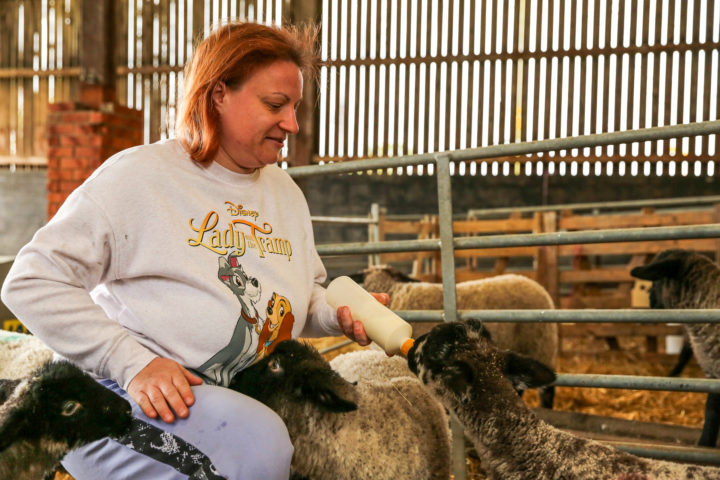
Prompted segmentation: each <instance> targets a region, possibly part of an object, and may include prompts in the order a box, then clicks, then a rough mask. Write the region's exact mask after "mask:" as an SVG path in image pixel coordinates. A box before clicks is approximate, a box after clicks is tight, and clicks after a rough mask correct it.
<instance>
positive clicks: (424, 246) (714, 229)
mask: <svg viewBox="0 0 720 480" xmlns="http://www.w3.org/2000/svg"><path fill="white" fill-rule="evenodd" d="M688 238H720V223H713V224H708V225H687V226H678V227H647V228H625V229H608V230H584V231H577V232H551V233H527V234H514V235H488V236H482V237H456V238H454V239H453V243H454V248H455V249H457V250H469V249H479V248H500V247H529V246H541V245H575V244H584V243H617V242H640V241H653V240H680V239H688ZM432 250H440V240H439V239H427V240H395V241H389V242H378V243H366V242H355V243H345V244H338V243H328V244H324V245H317V251H318V253H319V254H320V255H349V254H366V253H375V252H417V251H432Z"/></svg>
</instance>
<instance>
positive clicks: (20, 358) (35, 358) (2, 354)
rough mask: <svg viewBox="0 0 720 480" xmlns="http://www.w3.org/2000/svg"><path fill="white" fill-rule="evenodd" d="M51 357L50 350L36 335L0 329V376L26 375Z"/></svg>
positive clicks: (13, 377) (16, 377) (16, 376)
mask: <svg viewBox="0 0 720 480" xmlns="http://www.w3.org/2000/svg"><path fill="white" fill-rule="evenodd" d="M52 357H53V352H52V350H50V348H48V346H47V345H45V344H44V343H43V342H42V341H40V340H39V339H38V338H37V337H35V336H33V335H26V334H24V333H14V332H8V331H5V330H0V378H6V379H13V380H15V379H18V378H23V377H26V376H28V375H29V374H30V373H31V372H33V371H35V370H36V369H37V368H39V367H41V366H42V365H44V364H45V363H47V362H49V361H50V360H52Z"/></svg>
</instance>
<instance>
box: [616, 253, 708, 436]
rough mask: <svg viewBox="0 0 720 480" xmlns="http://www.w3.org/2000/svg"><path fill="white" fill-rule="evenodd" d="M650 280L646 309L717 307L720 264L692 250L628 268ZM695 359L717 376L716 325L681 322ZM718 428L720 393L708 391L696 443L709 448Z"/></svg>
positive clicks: (659, 257)
mask: <svg viewBox="0 0 720 480" xmlns="http://www.w3.org/2000/svg"><path fill="white" fill-rule="evenodd" d="M630 274H631V275H632V276H634V277H637V278H640V279H643V280H650V281H652V286H651V287H650V291H649V295H650V308H669V309H685V308H693V309H695V308H698V309H699V308H720V266H718V265H717V264H716V263H714V262H713V261H712V260H711V259H710V258H708V257H706V256H705V255H702V254H700V253H698V252H695V251H692V250H683V249H670V250H665V251H663V252H660V253H659V254H658V255H657V256H656V257H655V258H654V259H653V261H652V262H650V263H649V264H647V265H644V266H641V267H635V268H633V269H632V270H631V271H630ZM685 331H686V333H687V335H688V337H689V339H690V343H691V345H692V351H693V352H694V353H695V358H696V360H697V362H698V364H699V365H700V368H701V369H702V370H703V372H704V373H705V375H706V376H708V377H710V378H720V324H717V323H699V324H697V323H696V324H690V323H687V324H685ZM719 429H720V394H717V393H709V394H708V396H707V400H706V402H705V423H704V425H703V430H702V433H701V434H700V440H699V441H698V445H701V446H705V447H713V446H715V444H716V442H717V437H718V430H719Z"/></svg>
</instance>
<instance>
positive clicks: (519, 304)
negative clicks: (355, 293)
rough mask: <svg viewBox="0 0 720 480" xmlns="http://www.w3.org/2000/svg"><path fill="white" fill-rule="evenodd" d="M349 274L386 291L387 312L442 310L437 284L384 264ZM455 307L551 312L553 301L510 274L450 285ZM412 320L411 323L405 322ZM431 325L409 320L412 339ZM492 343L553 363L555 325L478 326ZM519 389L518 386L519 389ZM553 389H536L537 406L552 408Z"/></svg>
mask: <svg viewBox="0 0 720 480" xmlns="http://www.w3.org/2000/svg"><path fill="white" fill-rule="evenodd" d="M352 278H353V279H354V280H355V281H356V282H358V283H362V286H363V288H365V290H367V291H369V292H382V293H387V294H389V295H390V305H388V307H389V308H390V309H391V310H442V309H443V293H442V284H440V283H428V282H419V281H418V280H416V279H414V278H412V277H409V276H407V275H405V274H404V273H402V272H400V271H398V270H397V269H395V268H393V267H389V266H385V265H383V266H374V267H370V268H368V269H366V270H364V271H363V272H361V273H359V274H355V275H352ZM456 291H457V308H458V310H552V309H553V308H554V304H553V301H552V298H551V297H550V295H549V294H548V293H547V291H546V290H545V289H544V288H543V287H542V285H540V284H539V283H537V282H536V281H534V280H532V279H530V278H527V277H524V276H522V275H516V274H504V275H497V276H495V277H490V278H485V279H481V280H470V281H467V282H460V283H458V284H457V285H456ZM411 323H413V322H411ZM434 325H435V324H432V323H427V322H422V323H413V337H416V338H417V337H419V336H420V335H422V334H423V333H426V332H428V331H429V330H430V329H431V328H432V327H433V326H434ZM484 325H485V326H486V327H487V329H488V330H489V331H490V334H491V335H492V337H493V341H494V342H495V344H496V345H498V346H500V347H501V348H505V349H508V350H513V351H515V352H518V353H522V354H525V355H528V356H530V357H532V358H534V359H536V360H539V361H541V362H543V363H545V364H546V365H550V366H555V364H556V359H557V352H558V342H559V339H558V325H557V323H546V322H539V323H535V322H533V323H521V322H512V323H493V322H486V323H485V324H484ZM520 392H522V389H520ZM554 394H555V387H552V386H550V387H546V388H542V389H540V404H541V406H542V407H544V408H552V406H553V399H554Z"/></svg>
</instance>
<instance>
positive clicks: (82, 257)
mask: <svg viewBox="0 0 720 480" xmlns="http://www.w3.org/2000/svg"><path fill="white" fill-rule="evenodd" d="M114 245H115V241H114V236H113V232H112V229H111V227H110V223H109V222H108V219H107V217H106V215H105V214H104V212H103V211H102V209H101V208H100V207H99V206H98V205H97V204H96V203H95V202H94V201H93V200H92V199H91V198H90V197H89V196H88V195H87V194H85V193H84V192H82V191H81V190H76V191H75V192H74V193H73V194H71V195H70V197H68V199H67V200H66V202H65V204H64V205H63V206H62V208H61V209H60V210H59V211H58V213H57V214H56V215H55V217H54V218H53V219H52V220H51V221H50V222H49V223H48V224H47V225H46V226H44V227H43V228H41V229H40V230H38V231H37V232H36V234H35V236H34V237H33V239H32V240H31V241H30V243H28V244H27V245H26V246H24V247H23V248H22V249H21V250H20V252H19V253H18V255H17V257H16V258H15V261H14V263H13V266H12V267H11V269H10V272H9V273H8V276H7V278H6V280H5V282H4V283H3V286H2V292H1V295H2V300H3V302H4V303H5V304H6V305H7V306H8V307H9V308H10V310H11V311H12V312H13V313H14V314H15V315H16V316H17V318H18V319H19V320H20V321H21V322H22V323H23V324H24V325H25V326H27V327H28V329H29V330H30V331H31V332H32V333H33V334H34V335H36V336H37V337H38V338H39V339H41V340H42V341H43V342H45V343H46V344H47V345H48V346H49V347H50V348H51V349H52V350H53V351H55V352H57V353H59V354H60V355H62V356H64V357H65V358H67V359H69V360H71V361H72V362H74V363H76V364H77V365H79V366H80V367H81V368H83V369H85V370H87V371H90V372H92V373H94V374H96V375H98V376H100V377H103V378H112V379H114V380H116V381H117V382H118V384H119V385H121V386H122V387H123V388H127V384H128V383H129V382H130V380H132V378H133V377H134V376H135V375H136V374H137V373H138V372H139V371H140V370H142V368H144V367H145V366H146V365H147V364H148V363H149V362H150V361H151V360H153V359H154V358H155V357H156V355H155V354H154V353H152V352H151V351H149V350H148V349H147V348H145V347H144V346H142V345H141V344H139V343H138V342H137V341H136V340H135V339H134V338H133V337H132V336H131V335H130V334H129V332H128V331H127V330H126V329H125V328H124V327H123V326H121V325H120V324H119V323H117V322H115V321H114V320H112V319H110V318H109V317H108V316H107V315H106V314H105V312H104V310H103V309H102V308H101V307H100V306H98V305H97V304H95V303H94V302H93V300H92V298H91V296H90V292H91V291H92V289H94V288H95V287H96V286H97V285H98V284H100V283H103V282H105V281H108V280H113V279H114V278H113V272H115V271H116V265H115V263H116V254H115V253H114V252H115V250H114Z"/></svg>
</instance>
